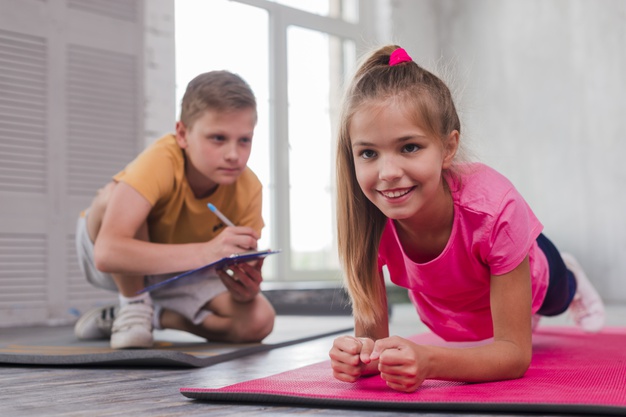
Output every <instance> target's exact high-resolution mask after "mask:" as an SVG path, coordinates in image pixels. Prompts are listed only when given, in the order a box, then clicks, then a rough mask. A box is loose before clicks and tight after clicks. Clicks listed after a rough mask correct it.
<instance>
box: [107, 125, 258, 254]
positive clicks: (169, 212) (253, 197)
mask: <svg viewBox="0 0 626 417" xmlns="http://www.w3.org/2000/svg"><path fill="white" fill-rule="evenodd" d="M113 178H114V179H115V180H116V181H120V182H124V183H126V184H128V185H130V186H131V187H133V188H134V189H135V190H137V191H138V192H139V193H140V194H141V195H142V196H144V197H145V198H146V199H147V200H148V202H150V204H151V205H152V210H150V214H149V215H148V219H147V220H148V229H149V233H150V241H152V242H156V243H194V242H206V241H209V240H211V239H213V238H214V237H215V236H217V235H218V234H219V233H220V232H221V231H222V229H223V228H224V226H225V225H224V224H223V223H222V221H221V220H220V219H219V218H218V217H217V216H216V215H215V214H214V213H213V212H212V211H211V210H209V208H208V207H207V204H208V203H212V204H213V205H215V207H217V208H218V209H219V210H220V211H221V212H222V213H224V215H225V216H226V217H228V218H229V219H230V220H231V221H232V222H233V223H234V224H236V225H237V226H249V227H252V228H253V229H255V230H256V231H257V232H258V233H261V229H262V228H263V226H264V223H263V218H262V215H261V202H262V194H261V192H262V186H261V182H260V181H259V179H258V178H257V176H256V175H255V174H254V172H252V170H251V169H250V168H246V169H245V170H244V172H243V173H242V174H241V175H240V176H239V178H238V179H237V181H236V182H235V183H233V184H230V185H223V184H220V185H218V187H217V189H216V190H215V192H214V193H213V194H211V195H210V196H209V197H206V198H201V199H198V198H196V197H195V195H194V194H193V191H192V190H191V188H190V186H189V183H188V182H187V177H186V176H185V157H184V152H183V150H182V149H181V148H180V147H179V146H178V144H177V143H176V138H175V136H174V135H172V134H168V135H165V136H164V137H162V138H161V139H159V140H157V141H156V142H154V143H153V144H152V145H150V146H149V147H148V148H146V149H145V150H144V151H143V152H142V153H141V154H139V156H137V157H136V158H135V159H134V160H133V161H132V162H131V163H130V164H128V165H127V166H126V168H125V169H124V170H122V171H120V172H119V173H118V174H116V175H115V176H114V177H113Z"/></svg>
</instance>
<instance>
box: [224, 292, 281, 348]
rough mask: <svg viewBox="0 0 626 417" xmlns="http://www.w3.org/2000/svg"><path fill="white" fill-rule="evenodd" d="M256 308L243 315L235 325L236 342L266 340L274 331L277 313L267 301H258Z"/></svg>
mask: <svg viewBox="0 0 626 417" xmlns="http://www.w3.org/2000/svg"><path fill="white" fill-rule="evenodd" d="M255 303H256V304H257V305H255V307H254V308H253V309H251V310H249V311H248V313H249V314H246V315H243V316H242V317H240V319H239V320H238V323H236V324H235V326H234V327H235V329H233V330H234V332H233V338H234V339H236V340H234V342H238V343H252V342H260V341H262V340H263V339H265V338H266V337H267V336H268V335H269V334H270V333H271V332H272V330H273V329H274V320H275V318H276V312H275V311H274V308H273V307H272V305H271V304H270V303H269V302H268V301H267V300H266V299H264V298H263V299H260V300H256V301H255Z"/></svg>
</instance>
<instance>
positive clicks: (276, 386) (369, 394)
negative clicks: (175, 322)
mask: <svg viewBox="0 0 626 417" xmlns="http://www.w3.org/2000/svg"><path fill="white" fill-rule="evenodd" d="M412 339H413V340H415V341H417V342H419V343H424V344H436V345H449V346H457V347H463V346H467V344H465V345H463V344H446V343H445V342H443V341H441V340H440V339H439V338H437V337H436V336H434V335H432V334H423V335H417V336H414V337H413V338H412ZM181 393H182V394H183V395H184V396H186V397H189V398H195V399H201V400H206V401H213V402H229V403H232V402H238V403H242V402H247V403H254V404H289V405H297V406H309V407H316V408H319V407H344V408H345V407H347V408H359V409H361V408H366V409H370V410H373V409H382V410H387V411H389V410H414V411H425V410H430V411H473V412H513V413H559V414H563V413H573V414H578V413H580V414H588V415H626V328H609V329H606V330H604V331H603V332H601V333H599V334H595V335H588V334H583V333H582V332H581V331H579V330H578V329H576V328H571V327H545V328H543V329H541V330H540V331H539V332H538V333H537V334H535V335H534V337H533V359H532V363H531V366H530V368H529V370H528V371H527V372H526V375H525V376H524V377H523V378H520V379H517V380H511V381H499V382H490V383H480V384H469V383H459V382H447V381H435V380H427V381H426V382H425V383H424V384H423V385H422V386H421V387H420V388H419V389H418V390H417V391H416V392H414V393H410V394H406V393H400V392H397V391H394V390H391V389H390V388H388V387H387V386H386V385H385V383H384V381H383V380H382V379H381V378H380V377H379V376H373V377H370V378H363V379H361V380H359V381H358V382H356V383H354V384H349V383H344V382H340V381H337V380H335V379H334V378H333V376H332V373H331V370H330V364H329V362H322V363H318V364H315V365H311V366H308V367H304V368H300V369H296V370H293V371H288V372H285V373H282V374H277V375H273V376H271V377H267V378H261V379H257V380H252V381H247V382H243V383H239V384H235V385H230V386H228V387H224V388H219V389H205V388H181Z"/></svg>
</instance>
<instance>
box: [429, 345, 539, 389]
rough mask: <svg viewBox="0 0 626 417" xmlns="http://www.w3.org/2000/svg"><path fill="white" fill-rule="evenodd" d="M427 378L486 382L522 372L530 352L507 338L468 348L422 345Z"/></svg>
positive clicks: (525, 367) (527, 362)
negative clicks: (506, 339)
mask: <svg viewBox="0 0 626 417" xmlns="http://www.w3.org/2000/svg"><path fill="white" fill-rule="evenodd" d="M423 348H424V352H423V355H424V359H425V364H426V365H425V366H426V367H427V372H426V378H427V379H441V380H448V381H464V382H487V381H498V380H506V379H515V378H519V377H521V376H523V375H524V373H525V372H526V370H527V369H528V367H529V365H530V359H531V355H532V352H531V350H530V349H525V348H523V347H521V346H518V345H516V344H515V343H513V342H509V341H494V342H493V343H490V344H488V345H484V346H478V347H471V348H446V347H436V346H423Z"/></svg>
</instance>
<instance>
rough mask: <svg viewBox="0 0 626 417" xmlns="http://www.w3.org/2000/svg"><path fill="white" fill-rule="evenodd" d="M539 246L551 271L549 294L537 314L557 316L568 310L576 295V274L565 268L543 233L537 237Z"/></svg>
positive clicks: (556, 250)
mask: <svg viewBox="0 0 626 417" xmlns="http://www.w3.org/2000/svg"><path fill="white" fill-rule="evenodd" d="M537 244H538V245H539V248H540V249H541V250H542V251H543V253H544V254H545V255H546V258H547V259H548V267H549V271H550V281H549V283H548V292H547V293H546V298H545V299H544V300H543V304H541V308H540V309H539V311H537V314H540V315H542V316H556V315H559V314H561V313H563V312H564V311H565V310H567V307H569V305H570V303H571V302H572V299H573V298H574V294H576V279H575V278H574V274H572V272H571V271H570V270H568V269H567V268H566V267H565V263H564V262H563V259H562V258H561V254H560V253H559V251H558V249H557V248H556V247H555V246H554V244H553V243H552V242H550V240H548V238H547V237H545V236H544V235H543V233H542V234H540V235H539V236H538V237H537Z"/></svg>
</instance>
